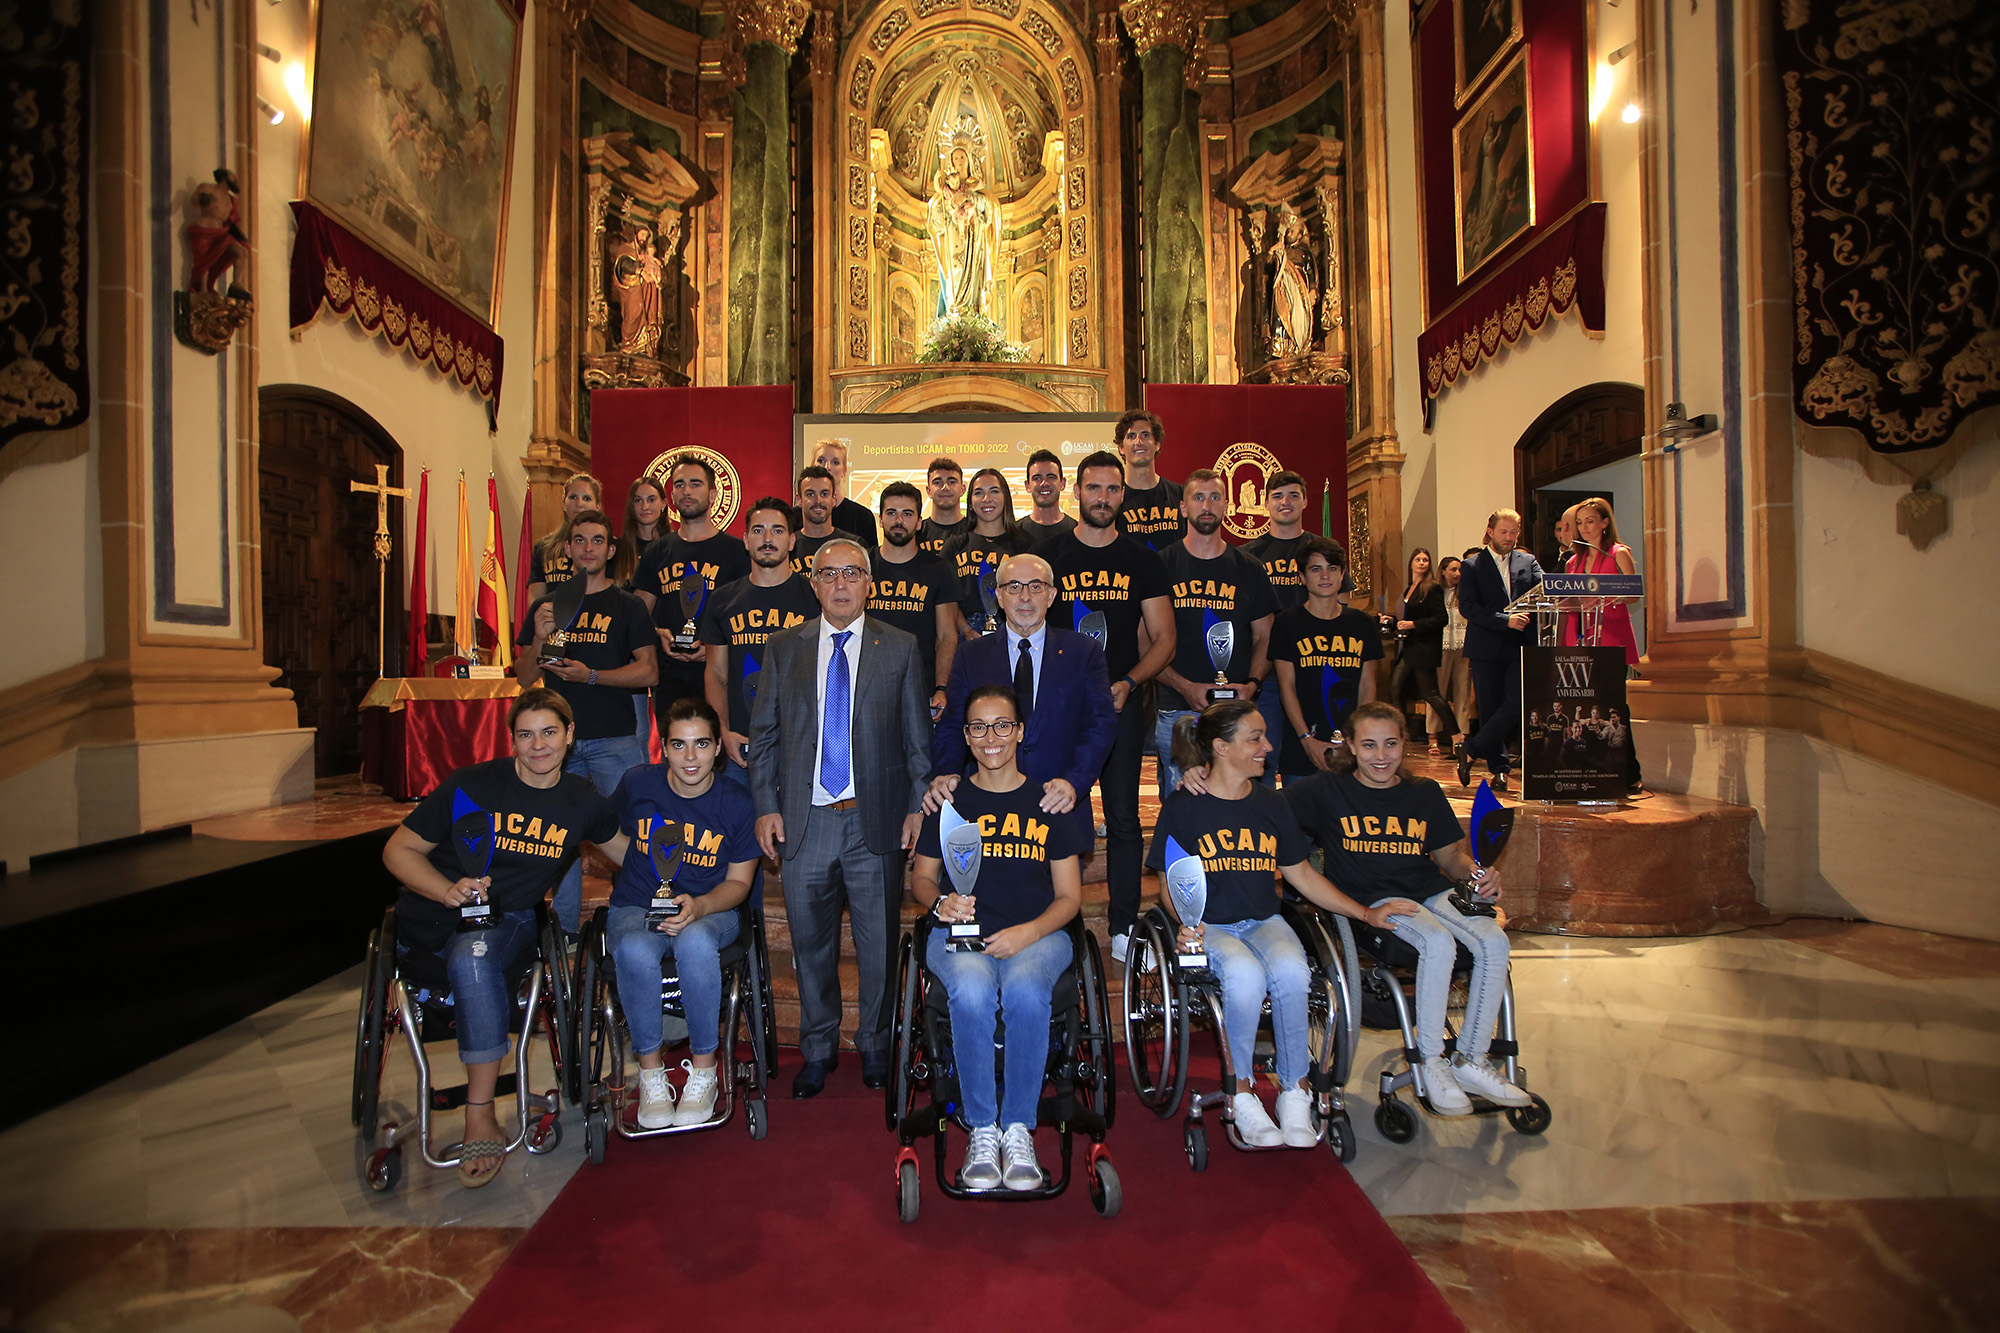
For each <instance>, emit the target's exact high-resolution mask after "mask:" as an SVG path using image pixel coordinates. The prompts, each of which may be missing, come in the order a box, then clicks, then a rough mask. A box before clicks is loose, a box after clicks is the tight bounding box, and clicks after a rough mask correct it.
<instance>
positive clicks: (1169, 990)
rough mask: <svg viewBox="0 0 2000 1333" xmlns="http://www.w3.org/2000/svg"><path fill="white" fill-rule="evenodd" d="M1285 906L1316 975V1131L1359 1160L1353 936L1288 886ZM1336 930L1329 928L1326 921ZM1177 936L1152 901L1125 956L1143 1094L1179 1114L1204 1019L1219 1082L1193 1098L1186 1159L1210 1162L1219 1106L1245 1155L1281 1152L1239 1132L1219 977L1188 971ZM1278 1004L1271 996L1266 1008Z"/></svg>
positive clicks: (1130, 1059) (1129, 1059)
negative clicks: (1351, 1094) (1348, 1096)
mask: <svg viewBox="0 0 2000 1333" xmlns="http://www.w3.org/2000/svg"><path fill="white" fill-rule="evenodd" d="M1278 910H1279V913H1280V915H1282V916H1283V917H1284V919H1285V923H1286V924H1287V925H1289V926H1290V927H1291V928H1292V931H1293V933H1294V934H1296V935H1297V936H1298V938H1299V943H1300V944H1301V945H1302V946H1303V947H1304V949H1305V955H1306V966H1307V968H1308V969H1309V970H1310V972H1311V974H1312V980H1311V984H1310V985H1309V986H1308V987H1307V990H1306V1050H1307V1056H1308V1059H1309V1060H1310V1063H1309V1065H1308V1066H1307V1079H1306V1082H1307V1088H1308V1090H1309V1091H1310V1092H1311V1093H1312V1101H1313V1112H1314V1116H1315V1118H1316V1119H1317V1121H1318V1122H1319V1124H1318V1128H1319V1138H1320V1141H1321V1142H1322V1143H1325V1144H1326V1145H1327V1147H1328V1148H1329V1149H1331V1150H1332V1152H1333V1155H1334V1156H1335V1157H1338V1158H1339V1159H1340V1160H1341V1161H1342V1162H1351V1161H1353V1160H1354V1154H1355V1151H1356V1149H1357V1148H1358V1146H1359V1145H1358V1143H1357V1141H1356V1139H1355V1135H1354V1125H1353V1122H1352V1120H1351V1119H1350V1117H1349V1115H1348V1112H1347V1107H1346V1105H1345V1102H1344V1100H1343V1092H1342V1090H1343V1089H1344V1088H1345V1087H1346V1084H1347V1077H1348V1074H1349V1073H1350V1072H1351V1071H1352V1068H1353V1064H1354V1050H1355V1044H1356V1042H1357V1040H1358V1039H1359V1036H1360V1011H1359V1009H1358V1007H1357V1005H1356V1004H1355V1002H1354V997H1355V996H1356V995H1357V994H1358V993H1359V989H1360V974H1359V969H1358V967H1357V966H1356V963H1355V948H1354V936H1353V932H1352V928H1351V927H1350V926H1349V925H1348V922H1347V918H1346V917H1343V916H1339V915H1337V914H1335V913H1330V912H1321V911H1318V910H1317V909H1316V908H1314V907H1313V906H1312V905H1311V904H1310V903H1307V902H1304V901H1303V900H1301V899H1299V898H1298V897H1297V896H1296V895H1294V894H1293V893H1292V892H1291V890H1289V889H1287V890H1286V891H1285V895H1284V897H1283V899H1282V900H1281V901H1280V903H1279V909H1278ZM1329 918H1330V919H1331V920H1332V923H1333V928H1332V929H1328V924H1327V923H1328V919H1329ZM1178 934H1179V930H1178V928H1177V927H1176V926H1175V924H1174V920H1173V918H1172V916H1170V915H1169V914H1168V913H1167V910H1166V909H1165V908H1164V907H1160V906H1157V905H1156V906H1154V907H1152V908H1149V909H1148V910H1147V911H1146V913H1145V915H1143V916H1142V917H1140V918H1139V923H1138V926H1137V928H1136V929H1134V931H1133V933H1132V942H1131V945H1130V947H1129V948H1128V949H1127V951H1126V954H1125V1058H1126V1063H1127V1064H1128V1065H1129V1066H1130V1068H1131V1071H1132V1086H1133V1087H1134V1089H1136V1090H1137V1092H1138V1094H1139V1101H1140V1103H1141V1104H1143V1105H1144V1106H1146V1107H1147V1108H1148V1109H1149V1110H1151V1111H1152V1112H1153V1114H1154V1115H1157V1116H1159V1117H1160V1119H1162V1120H1167V1119H1170V1118H1172V1117H1173V1116H1174V1115H1175V1114H1176V1113H1177V1112H1178V1111H1179V1110H1180V1107H1181V1101H1182V1098H1183V1097H1184V1096H1187V1095H1188V1078H1189V1075H1188V1054H1189V1049H1190V1046H1191V1045H1192V1039H1193V1029H1194V1027H1195V1026H1196V1024H1198V1023H1199V1024H1203V1025H1205V1026H1208V1027H1210V1028H1212V1029H1213V1030H1214V1032H1215V1038H1216V1047H1217V1049H1218V1051H1219V1053H1220V1055H1221V1059H1222V1081H1221V1087H1220V1088H1219V1089H1218V1090H1217V1091H1214V1092H1206V1093H1204V1092H1197V1093H1194V1094H1193V1095H1192V1096H1191V1097H1189V1099H1188V1111H1187V1118H1186V1122H1185V1124H1184V1125H1183V1126H1182V1129H1181V1142H1182V1147H1183V1148H1184V1150H1185V1151H1186V1153H1187V1159H1188V1165H1189V1166H1190V1167H1191V1168H1193V1169H1194V1170H1196V1171H1205V1170H1207V1169H1208V1128H1207V1122H1208V1119H1209V1118H1210V1116H1211V1113H1213V1112H1216V1111H1218V1110H1219V1111H1220V1112H1221V1118H1222V1127H1223V1134H1224V1136H1225V1137H1226V1138H1227V1139H1228V1141H1229V1143H1230V1145H1231V1146H1233V1147H1235V1148H1238V1149H1240V1150H1242V1151H1244V1152H1266V1151H1276V1150H1277V1149H1276V1148H1275V1147H1273V1148H1269V1149H1266V1148H1259V1147H1255V1146H1252V1145H1251V1144H1248V1143H1245V1142H1244V1141H1243V1138H1242V1136H1241V1135H1240V1134H1239V1133H1238V1132H1237V1129H1236V1115H1235V1111H1234V1109H1233V1104H1232V1101H1231V1099H1232V1098H1233V1097H1234V1095H1235V1093H1236V1092H1237V1083H1238V1080H1239V1079H1242V1078H1247V1077H1250V1076H1251V1075H1250V1071H1244V1072H1242V1073H1239V1072H1238V1071H1237V1070H1236V1069H1235V1068H1234V1066H1233V1064H1232V1062H1231V1060H1230V1056H1229V1035H1228V1031H1227V1029H1226V1028H1225V1026H1224V1023H1223V1013H1222V982H1221V979H1220V977H1218V976H1217V974H1216V973H1215V972H1214V971H1212V970H1210V969H1207V968H1202V969H1191V968H1184V967H1182V966H1181V965H1180V962H1179V960H1178V953H1179V951H1178V949H1176V947H1175V940H1176V938H1177V936H1178ZM1270 1011H1271V1005H1270V1000H1269V998H1268V997H1267V998H1266V999H1265V1002H1264V1013H1265V1015H1267V1016H1268V1015H1269V1013H1270Z"/></svg>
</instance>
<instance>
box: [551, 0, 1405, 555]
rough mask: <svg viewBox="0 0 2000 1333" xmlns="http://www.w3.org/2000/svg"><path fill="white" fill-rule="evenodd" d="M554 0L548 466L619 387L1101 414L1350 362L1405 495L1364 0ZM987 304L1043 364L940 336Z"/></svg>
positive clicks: (1377, 461)
mask: <svg viewBox="0 0 2000 1333" xmlns="http://www.w3.org/2000/svg"><path fill="white" fill-rule="evenodd" d="M1363 13H1364V14H1365V13H1366V11H1365V10H1364V11H1363ZM540 14H541V18H542V21H541V22H540V23H539V24H538V25H537V28H536V31H537V32H538V34H539V38H538V40H539V49H538V50H537V52H536V62H535V69H536V87H535V90H534V96H535V99H536V100H535V115H536V119H537V124H538V133H537V136H536V162H535V167H534V169H535V178H536V198H537V200H538V208H537V212H536V218H535V228H536V237H535V244H536V255H537V264H538V269H539V272H538V274H537V277H538V293H539V296H538V311H537V319H538V327H537V346H538V350H539V355H538V358H537V365H536V371H535V395H536V406H535V416H536V433H535V437H534V441H533V443H532V445H531V448H530V456H529V458H528V459H527V460H526V461H527V463H528V466H529V471H530V476H531V478H532V479H533V480H534V481H535V482H536V483H537V486H538V488H539V487H541V486H544V485H547V486H554V485H556V484H559V480H560V477H561V476H562V475H563V474H565V473H566V472H568V471H569V470H570V469H571V468H573V467H576V466H579V465H581V464H582V463H583V462H584V461H585V460H586V459H587V457H588V439H589V408H588V403H589V397H588V394H589V391H590V390H591V389H594V388H602V387H631V386H665V385H684V384H694V385H726V384H792V385H795V386H796V392H797V397H798V410H800V411H805V412H936V411H950V410H982V411H994V410H1010V409H1011V410H1021V411H1033V412H1099V411H1115V410H1119V409H1122V408H1124V407H1126V406H1133V405H1137V404H1139V403H1140V402H1142V401H1143V395H1144V386H1145V385H1146V384H1149V383H1151V384H1164V383H1184V384H1185V383H1192V384H1200V383H1219V384H1227V383H1259V382H1261V383H1275V384H1329V383H1332V384H1343V385H1346V386H1348V388H1347V398H1348V410H1349V418H1350V420H1349V422H1348V439H1349V442H1350V443H1349V447H1348V458H1349V497H1348V498H1349V503H1350V512H1351V515H1352V517H1353V519H1354V520H1355V521H1356V522H1358V523H1360V525H1361V528H1362V530H1364V531H1365V530H1366V528H1367V526H1368V524H1367V517H1368V513H1369V511H1370V510H1371V508H1372V509H1373V511H1374V512H1375V513H1377V514H1395V513H1398V512H1400V497H1399V495H1398V494H1397V493H1396V492H1397V488H1398V485H1399V483H1398V479H1397V473H1398V471H1399V468H1400V462H1401V454H1400V451H1399V450H1398V449H1397V447H1396V442H1395V440H1396V437H1395V430H1394V426H1393V421H1392V418H1391V416H1390V412H1391V405H1390V393H1389V383H1388V365H1387V358H1386V357H1385V356H1378V355H1377V354H1376V349H1379V348H1384V347H1385V346H1386V341H1387V338H1388V327H1387V325H1388V302H1387V299H1386V291H1384V290H1383V288H1384V285H1385V282H1386V258H1385V256H1386V253H1387V236H1386V216H1385V214H1386V197H1387V189H1386V174H1385V170H1384V162H1383V160H1382V159H1383V156H1384V147H1383V144H1382V142H1381V134H1382V118H1381V117H1380V115H1379V114H1377V108H1379V107H1380V105H1381V98H1382V95H1383V94H1382V69H1381V51H1380V43H1379V37H1378V36H1371V34H1378V33H1379V20H1378V21H1376V22H1372V23H1371V22H1360V21H1357V19H1356V10H1355V7H1354V5H1353V4H1352V3H1351V0H1333V3H1328V2H1327V0H1317V2H1316V3H1297V4H1292V5H1285V4H1272V3H1268V2H1259V3H1250V2H1248V0H1230V2H1229V3H1224V4H1219V5H1218V4H1202V3H1190V2H1189V0H1139V2H1138V3H1127V4H1114V3H1106V2H1105V0H875V2H874V3H852V2H850V3H841V4H813V3H810V2H809V0H733V2H732V3H727V4H725V3H719V2H717V0H710V2H709V3H703V4H699V5H697V4H688V3H675V2H674V0H542V8H541V11H540ZM557 126H559V127H562V129H561V130H560V132H556V131H553V130H552V129H551V128H550V127H557ZM1378 293H1379V294H1378ZM967 321H970V322H971V323H972V324H974V325H976V326H978V327H980V328H983V329H985V330H986V331H987V332H988V333H990V334H991V341H992V344H993V345H994V346H996V347H998V348H1000V349H1001V350H1000V352H999V353H998V354H999V355H1011V356H1013V357H1015V358H1017V359H1013V360H991V359H987V360H978V361H968V360H962V359H944V358H943V357H941V356H940V355H939V352H938V349H937V348H935V347H933V346H932V345H931V344H932V342H933V336H934V334H935V333H936V332H937V331H938V330H939V328H940V326H941V322H945V323H956V324H964V323H965V322H967ZM1379 554H1381V553H1378V555H1379Z"/></svg>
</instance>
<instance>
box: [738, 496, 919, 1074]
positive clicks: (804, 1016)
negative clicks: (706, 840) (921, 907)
mask: <svg viewBox="0 0 2000 1333" xmlns="http://www.w3.org/2000/svg"><path fill="white" fill-rule="evenodd" d="M812 580H813V591H814V592H815V593H816V594H817V595H818V597H819V603H820V615H819V616H818V618H816V619H813V620H808V621H807V622H806V623H805V624H803V625H799V626H796V627H794V628H792V629H788V630H784V631H781V632H780V633H777V634H774V635H772V636H771V638H770V640H769V641H768V642H767V643H766V645H765V657H764V669H763V685H762V687H761V688H760V689H759V690H758V691H757V705H756V708H755V710H754V711H753V712H752V714H751V718H750V792H751V795H752V797H753V798H754V799H755V800H756V804H757V842H758V844H759V845H760V846H761V847H762V848H763V850H764V854H765V855H766V856H770V857H775V858H778V859H780V860H781V861H782V862H783V865H784V890H785V911H786V915H787V917H788V919H789V921H790V924H791V932H792V961H793V964H794V966H795V967H796V968H797V969H798V977H799V1054H801V1055H802V1056H804V1057H805V1067H804V1068H802V1069H800V1070H799V1072H798V1075H797V1077H795V1078H794V1079H793V1080H792V1095H793V1096H794V1097H812V1096H816V1095H817V1094H818V1093H819V1091H820V1089H822V1088H824V1087H825V1086H826V1078H827V1075H828V1074H830V1073H832V1072H833V1069H834V1066H835V1064H836V1063H837V1061H838V1051H839V1045H840V906H841V898H842V896H843V895H842V892H841V890H840V889H839V888H838V887H837V886H836V884H835V868H836V867H838V869H839V875H840V878H841V879H842V880H844V881H845V885H846V891H845V895H844V896H845V898H846V900H847V907H848V919H849V923H850V925H851V927H852V929H853V931H854V954H855V960H856V963H857V965H858V967H859V970H860V973H861V978H860V985H859V991H860V1003H861V1024H860V1029H859V1030H858V1031H857V1032H856V1033H855V1036H854V1045H855V1048H856V1049H857V1050H859V1051H860V1052H861V1079H862V1082H863V1083H865V1084H867V1085H868V1086H869V1087H871V1088H879V1087H881V1086H883V1084H884V1083H885V1082H886V1081H887V1078H888V1072H889V1041H890V1033H889V1025H890V1022H891V1019H892V1016H893V1013H894V998H893V997H892V996H891V995H890V993H889V992H890V989H891V987H892V986H893V985H894V978H895V975H896V970H895V968H894V967H893V966H892V964H891V959H892V957H893V953H894V950H895V948H896V945H897V942H898V936H899V933H900V929H901V925H902V902H903V855H904V852H905V851H906V850H907V849H909V848H911V847H914V846H916V842H917V830H918V828H919V827H920V825H921V823H922V819H923V816H922V815H921V813H919V805H920V803H921V802H922V800H923V796H924V785H925V779H926V776H927V774H928V772H929V769H930V756H929V753H928V747H929V743H930V734H931V714H930V707H929V705H928V704H927V703H926V702H925V695H926V694H927V693H928V692H929V684H928V682H926V681H925V680H924V679H923V662H922V658H921V657H920V656H919V654H918V652H917V641H916V640H915V639H913V638H911V637H910V636H909V635H908V634H905V633H903V631H901V630H899V629H896V628H894V627H892V626H890V625H886V624H884V623H882V622H881V621H879V620H876V619H874V618H872V617H868V616H864V615H863V614H862V608H864V607H866V606H867V605H868V597H869V593H870V591H871V584H872V581H871V579H870V578H869V574H868V552H867V549H866V548H864V547H863V546H862V545H861V543H860V542H859V541H858V540H856V539H854V538H852V537H848V536H840V537H835V538H833V539H832V540H831V541H829V542H827V543H826V545H824V546H822V547H820V548H819V551H818V553H817V554H816V555H815V556H814V557H813V574H812Z"/></svg>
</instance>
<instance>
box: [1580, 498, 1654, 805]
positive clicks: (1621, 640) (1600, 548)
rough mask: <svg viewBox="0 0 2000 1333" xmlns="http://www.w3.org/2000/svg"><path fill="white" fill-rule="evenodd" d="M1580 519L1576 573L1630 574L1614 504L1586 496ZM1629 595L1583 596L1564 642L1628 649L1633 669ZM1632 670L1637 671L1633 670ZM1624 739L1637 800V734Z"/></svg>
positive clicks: (1631, 793)
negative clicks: (1613, 509)
mask: <svg viewBox="0 0 2000 1333" xmlns="http://www.w3.org/2000/svg"><path fill="white" fill-rule="evenodd" d="M1571 513H1573V514H1574V515H1575V518H1576V544H1577V553H1576V554H1575V555H1573V556H1571V557H1570V558H1569V568H1568V572H1569V573H1571V574H1631V573H1635V572H1637V567H1636V566H1635V565H1634V564H1633V563H1632V548H1631V547H1629V546H1626V545H1625V544H1624V543H1622V542H1620V541H1619V540H1618V523H1617V520H1615V519H1613V518H1612V517H1611V502H1610V501H1608V500H1604V499H1601V498H1598V497H1595V496H1593V497H1592V498H1590V499H1588V500H1585V501H1584V502H1583V503H1581V504H1579V505H1577V506H1576V508H1575V509H1574V510H1572V511H1571ZM1632 600H1633V599H1632V598H1630V597H1579V598H1576V599H1574V600H1573V601H1572V602H1571V606H1572V607H1573V608H1574V609H1572V610H1570V611H1569V612H1567V613H1566V614H1565V615H1564V616H1563V631H1562V641H1563V642H1564V643H1565V644H1570V645H1575V644H1582V645H1584V646H1586V647H1595V648H1623V649H1624V650H1625V666H1626V669H1627V671H1628V672H1631V671H1632V668H1634V667H1636V666H1637V665H1638V663H1639V640H1638V636H1637V635H1635V634H1634V633H1633V632H1632V613H1631V611H1630V610H1628V609H1627V607H1628V605H1629V603H1630V602H1631V601H1632ZM1633 674H1636V672H1634V673H1633ZM1621 730H1626V731H1627V736H1626V738H1625V744H1624V749H1625V754H1624V760H1625V794H1626V796H1627V797H1629V798H1633V799H1636V798H1638V797H1641V796H1644V795H1646V789H1645V786H1644V784H1643V782H1642V781H1641V779H1640V775H1639V747H1638V744H1637V742H1636V738H1634V737H1631V736H1630V735H1629V729H1627V728H1621Z"/></svg>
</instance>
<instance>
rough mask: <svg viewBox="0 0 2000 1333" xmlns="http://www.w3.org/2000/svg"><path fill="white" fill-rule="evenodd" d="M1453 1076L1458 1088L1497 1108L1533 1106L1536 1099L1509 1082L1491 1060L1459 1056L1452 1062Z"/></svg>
mask: <svg viewBox="0 0 2000 1333" xmlns="http://www.w3.org/2000/svg"><path fill="white" fill-rule="evenodd" d="M1451 1076H1452V1078H1453V1079H1455V1080H1457V1082H1458V1086H1459V1087H1461V1088H1463V1089H1464V1090H1465V1091H1467V1092H1469V1093H1471V1094H1472V1095H1473V1096H1475V1097H1484V1098H1485V1099H1486V1100H1487V1101H1489V1102H1492V1103H1493V1104H1494V1105H1495V1106H1533V1105H1534V1104H1535V1102H1534V1098H1532V1097H1530V1096H1528V1094H1527V1093H1525V1092H1523V1091H1521V1090H1520V1089H1519V1088H1517V1087H1515V1086H1514V1085H1513V1084H1512V1083H1509V1082H1508V1081H1507V1076H1506V1075H1505V1074H1503V1073H1501V1072H1500V1070H1499V1069H1498V1068H1496V1067H1495V1066H1494V1064H1493V1062H1492V1061H1491V1060H1477V1061H1475V1060H1468V1059H1466V1058H1465V1057H1464V1056H1462V1055H1461V1056H1457V1057H1455V1058H1454V1059H1453V1060H1452V1062H1451Z"/></svg>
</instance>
